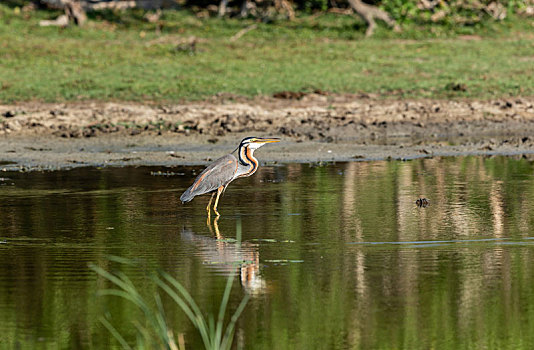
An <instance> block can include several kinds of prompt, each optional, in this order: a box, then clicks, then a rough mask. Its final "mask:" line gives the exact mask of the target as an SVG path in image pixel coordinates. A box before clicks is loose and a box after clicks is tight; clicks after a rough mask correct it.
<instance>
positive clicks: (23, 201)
mask: <svg viewBox="0 0 534 350" xmlns="http://www.w3.org/2000/svg"><path fill="white" fill-rule="evenodd" d="M200 170H201V168H198V167H197V168H182V167H177V168H174V169H161V168H121V169H77V170H71V171H63V172H51V173H27V174H24V173H3V174H2V178H1V179H0V213H1V215H0V264H1V268H0V348H5V349H14V348H22V349H35V348H39V349H56V348H72V349H88V348H94V349H104V348H120V347H119V345H118V343H117V342H116V341H115V340H113V338H112V336H111V335H110V333H109V332H108V331H107V330H106V329H105V328H104V327H103V325H102V324H101V322H100V318H101V317H103V316H104V315H108V317H110V319H111V320H112V323H113V325H114V326H115V327H116V328H117V329H118V330H119V332H120V333H121V334H122V335H123V336H124V337H125V338H126V339H127V340H128V341H130V342H131V343H132V344H134V342H135V334H136V331H135V326H134V323H135V322H142V321H140V320H142V317H141V314H140V313H139V312H138V311H137V310H136V309H135V308H134V307H133V306H132V305H131V304H130V303H129V302H127V301H124V300H122V299H119V298H116V297H110V296H98V295H97V294H98V293H97V292H98V291H99V290H102V289H104V288H110V287H112V286H111V284H110V283H108V282H107V281H105V280H104V279H103V278H101V277H99V276H97V274H96V273H95V272H93V271H92V270H90V269H89V267H88V265H89V264H90V263H94V264H96V265H98V266H100V267H102V268H104V269H106V270H110V271H113V270H120V271H123V272H125V273H126V274H127V275H128V276H129V277H130V278H131V279H132V280H133V281H134V282H135V283H136V285H137V286H138V288H139V289H140V290H141V291H142V293H143V294H144V295H146V296H147V297H148V298H149V299H150V300H153V299H152V298H153V295H154V294H156V293H157V292H158V289H157V288H156V286H155V285H154V283H153V282H152V280H151V279H150V278H149V276H150V275H151V274H152V273H153V272H154V271H156V270H157V269H161V270H164V271H167V272H168V273H169V274H171V275H172V276H174V277H175V278H177V279H178V280H179V281H180V282H182V283H183V284H184V286H186V288H187V289H188V290H189V291H190V292H191V294H192V295H193V296H194V298H195V300H196V301H197V303H198V304H199V305H201V308H202V309H203V311H204V312H205V313H210V312H211V313H214V314H215V313H216V312H217V310H218V305H219V301H220V298H221V295H222V292H223V290H224V286H225V283H226V277H227V276H228V275H229V274H231V273H233V272H236V273H237V279H236V281H238V283H235V284H234V286H233V290H232V296H231V300H230V309H231V310H234V309H235V308H236V307H237V305H238V304H239V302H240V301H241V299H242V298H243V296H244V293H249V294H250V295H251V299H250V301H249V303H248V305H247V307H246V309H245V311H244V313H243V315H242V317H241V318H240V319H239V321H238V324H237V330H236V336H235V348H238V349H379V348H380V349H430V348H436V349H482V348H483V349H532V348H534V333H533V332H532V331H531V330H532V329H533V327H534V272H533V271H534V269H533V268H534V246H533V245H534V210H533V206H534V176H533V175H534V164H533V163H531V162H528V161H526V160H523V159H512V158H505V157H496V158H481V157H467V158H435V159H423V160H414V161H409V162H360V163H345V164H336V165H328V166H322V167H311V166H309V165H305V164H291V165H286V166H279V167H262V168H260V170H259V171H258V173H257V174H256V175H254V176H252V177H250V178H247V179H241V180H238V181H236V182H235V183H233V184H231V185H230V186H229V188H228V190H227V192H226V194H225V195H224V197H222V199H221V202H220V204H219V211H220V212H221V214H222V217H221V219H220V220H219V221H218V222H217V223H216V224H214V222H213V220H212V221H211V222H210V225H209V226H208V225H207V222H206V212H205V206H206V204H207V201H208V197H206V196H204V197H197V198H196V199H195V200H194V201H193V202H191V203H188V204H187V205H182V204H181V203H180V202H179V199H178V198H179V195H180V194H181V192H182V191H183V190H184V189H185V188H186V187H187V186H189V184H190V183H191V181H192V176H193V172H195V173H198V171H200ZM157 171H163V172H166V171H172V172H173V173H174V174H173V176H161V175H157V176H156V175H154V173H153V175H151V172H157ZM181 174H183V175H181ZM420 196H424V197H426V198H428V199H429V200H430V206H429V207H427V208H418V207H417V206H416V205H415V200H416V199H417V198H419V197H420ZM236 238H237V239H238V241H235V239H236ZM110 255H111V256H119V257H123V258H128V259H132V260H134V261H136V262H137V263H136V264H134V265H128V264H122V263H119V262H117V261H115V260H113V259H111V260H110V258H109V256H110ZM160 292H161V291H160ZM163 302H164V304H165V308H166V311H165V312H166V318H167V320H168V322H169V324H171V325H172V327H173V329H174V330H175V333H176V334H177V335H180V334H181V335H183V338H184V339H185V343H186V348H187V349H198V348H200V346H201V340H200V337H199V336H198V334H197V332H196V331H195V329H194V328H193V326H192V325H191V323H190V322H189V321H187V319H186V317H185V316H184V315H183V313H182V312H181V311H179V310H177V309H176V307H175V305H173V303H172V302H171V301H170V300H168V298H164V299H163Z"/></svg>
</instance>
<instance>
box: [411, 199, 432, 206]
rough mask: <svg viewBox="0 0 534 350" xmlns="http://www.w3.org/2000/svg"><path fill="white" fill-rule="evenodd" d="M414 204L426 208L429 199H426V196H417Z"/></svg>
mask: <svg viewBox="0 0 534 350" xmlns="http://www.w3.org/2000/svg"><path fill="white" fill-rule="evenodd" d="M415 204H416V205H417V206H418V207H419V208H426V207H428V206H429V205H430V201H429V200H428V199H427V198H418V199H417V200H416V201H415Z"/></svg>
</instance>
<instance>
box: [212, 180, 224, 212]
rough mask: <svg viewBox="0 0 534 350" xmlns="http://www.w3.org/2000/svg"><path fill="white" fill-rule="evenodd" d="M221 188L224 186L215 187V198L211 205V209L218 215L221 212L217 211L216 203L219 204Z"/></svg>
mask: <svg viewBox="0 0 534 350" xmlns="http://www.w3.org/2000/svg"><path fill="white" fill-rule="evenodd" d="M223 190H224V186H221V187H219V188H218V189H217V198H215V204H214V205H213V211H214V212H215V214H217V216H218V217H219V216H221V214H219V212H218V211H217V204H219V197H220V196H221V193H222V191H223Z"/></svg>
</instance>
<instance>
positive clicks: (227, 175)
mask: <svg viewBox="0 0 534 350" xmlns="http://www.w3.org/2000/svg"><path fill="white" fill-rule="evenodd" d="M236 171H237V158H236V157H234V156H233V155H232V154H228V155H226V156H224V157H221V158H219V159H217V160H216V161H214V162H213V163H211V164H210V165H209V166H208V167H207V168H206V169H204V171H203V172H201V173H200V174H199V175H198V176H197V178H196V179H195V182H193V184H192V185H191V187H189V188H188V189H187V190H186V191H185V192H184V193H183V194H182V196H181V197H180V200H181V201H182V202H189V201H190V200H192V199H193V198H194V197H195V196H198V195H201V194H204V193H208V192H211V191H215V190H216V189H217V188H219V187H221V186H226V185H228V183H230V181H232V180H233V179H234V175H235V173H236Z"/></svg>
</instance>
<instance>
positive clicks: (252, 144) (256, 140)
mask: <svg viewBox="0 0 534 350" xmlns="http://www.w3.org/2000/svg"><path fill="white" fill-rule="evenodd" d="M274 142H280V139H278V138H264V137H245V138H244V139H243V140H241V144H240V145H239V147H240V148H241V147H248V148H250V149H253V150H254V149H258V148H260V147H261V146H263V145H265V144H268V143H274Z"/></svg>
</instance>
